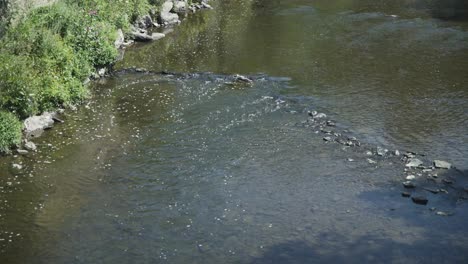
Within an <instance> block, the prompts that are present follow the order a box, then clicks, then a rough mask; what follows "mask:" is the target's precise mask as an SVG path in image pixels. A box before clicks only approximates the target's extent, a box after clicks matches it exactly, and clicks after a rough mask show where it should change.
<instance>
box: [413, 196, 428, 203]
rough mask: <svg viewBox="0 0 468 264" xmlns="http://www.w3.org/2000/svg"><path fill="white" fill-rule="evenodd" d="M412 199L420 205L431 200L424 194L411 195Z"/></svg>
mask: <svg viewBox="0 0 468 264" xmlns="http://www.w3.org/2000/svg"><path fill="white" fill-rule="evenodd" d="M411 200H413V203H415V204H420V205H426V204H427V203H428V202H429V200H428V199H427V198H426V197H424V196H415V197H411Z"/></svg>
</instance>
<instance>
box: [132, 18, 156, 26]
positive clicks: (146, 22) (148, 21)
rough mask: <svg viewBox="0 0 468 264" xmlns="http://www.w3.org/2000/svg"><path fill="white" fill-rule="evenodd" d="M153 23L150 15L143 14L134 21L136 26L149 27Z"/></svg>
mask: <svg viewBox="0 0 468 264" xmlns="http://www.w3.org/2000/svg"><path fill="white" fill-rule="evenodd" d="M153 25H154V23H153V19H152V18H151V16H150V15H144V16H142V17H140V18H138V19H137V21H136V26H138V27H139V28H149V27H152V26H153Z"/></svg>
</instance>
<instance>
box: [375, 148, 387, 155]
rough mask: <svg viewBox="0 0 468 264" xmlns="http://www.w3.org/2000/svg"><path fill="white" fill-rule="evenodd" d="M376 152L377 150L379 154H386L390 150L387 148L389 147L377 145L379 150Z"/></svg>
mask: <svg viewBox="0 0 468 264" xmlns="http://www.w3.org/2000/svg"><path fill="white" fill-rule="evenodd" d="M376 152H377V155H378V156H385V154H386V153H387V152H388V150H387V149H383V148H381V147H377V151H376Z"/></svg>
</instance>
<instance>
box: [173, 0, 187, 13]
mask: <svg viewBox="0 0 468 264" xmlns="http://www.w3.org/2000/svg"><path fill="white" fill-rule="evenodd" d="M187 10H188V3H187V1H177V0H176V1H174V7H173V8H172V11H174V12H187Z"/></svg>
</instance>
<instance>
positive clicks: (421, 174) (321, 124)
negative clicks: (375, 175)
mask: <svg viewBox="0 0 468 264" xmlns="http://www.w3.org/2000/svg"><path fill="white" fill-rule="evenodd" d="M308 115H309V118H308V119H307V120H306V121H303V122H302V125H303V126H304V127H307V128H311V129H312V130H313V131H314V133H315V134H322V135H323V141H324V142H325V143H326V144H332V143H335V144H339V145H342V146H343V148H354V149H355V150H356V151H358V152H363V153H365V154H366V156H367V158H366V161H367V162H368V163H369V164H375V165H376V166H378V164H379V162H385V161H387V162H393V163H396V164H401V165H402V170H403V173H402V176H400V177H401V178H402V179H401V178H400V179H401V180H402V189H403V190H402V193H401V196H402V197H406V198H411V201H412V202H413V203H415V204H418V205H427V204H428V203H429V198H428V197H427V195H426V194H425V193H430V194H433V195H434V194H438V195H444V194H449V193H450V192H452V193H453V194H454V195H455V196H456V199H457V200H458V201H462V200H467V199H468V188H467V187H463V186H462V184H463V181H466V180H467V179H466V175H463V172H461V171H459V170H457V169H456V168H455V167H453V166H452V165H451V164H450V163H448V162H446V161H442V160H434V161H432V162H430V161H428V160H427V159H425V155H423V154H418V153H415V152H411V151H406V152H405V153H404V154H401V152H400V151H399V150H394V151H390V150H388V149H385V148H382V147H380V146H377V147H375V146H372V145H370V144H363V143H362V142H360V141H359V140H358V139H357V138H356V137H354V136H351V135H350V132H349V131H348V130H343V131H342V132H338V131H337V129H336V127H337V124H336V122H335V121H333V120H330V119H327V115H326V114H324V113H319V112H317V111H308ZM347 161H348V162H354V161H355V160H354V159H352V158H348V160H347ZM458 180H459V181H460V183H459V184H457V183H458ZM465 184H466V183H465ZM421 191H423V192H421ZM430 210H431V211H435V214H436V215H439V216H450V215H452V214H453V213H452V212H444V211H439V210H437V208H434V207H431V208H430Z"/></svg>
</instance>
